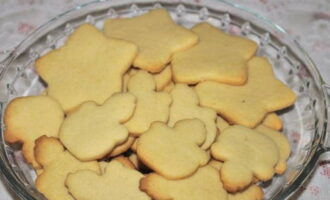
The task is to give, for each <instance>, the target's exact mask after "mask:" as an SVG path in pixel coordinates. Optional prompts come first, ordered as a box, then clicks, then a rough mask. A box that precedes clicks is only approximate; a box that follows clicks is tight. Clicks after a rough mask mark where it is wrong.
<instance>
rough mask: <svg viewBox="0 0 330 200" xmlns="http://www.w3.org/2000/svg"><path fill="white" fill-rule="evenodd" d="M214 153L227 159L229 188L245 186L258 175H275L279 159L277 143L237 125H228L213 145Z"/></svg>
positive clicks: (224, 176)
mask: <svg viewBox="0 0 330 200" xmlns="http://www.w3.org/2000/svg"><path fill="white" fill-rule="evenodd" d="M211 153H212V156H213V157H214V158H215V159H217V160H221V161H224V164H223V166H222V168H221V170H220V173H221V180H222V182H223V184H224V187H225V188H226V190H227V191H230V192H237V191H240V190H242V189H245V188H246V187H247V186H248V185H250V183H251V182H252V181H253V177H254V176H255V177H256V178H258V179H259V180H261V181H267V180H269V179H271V178H272V177H273V175H274V173H275V166H276V165H277V163H278V161H279V150H278V148H277V145H276V144H275V143H274V142H273V141H272V140H271V139H270V138H269V137H267V136H265V135H263V134H260V133H259V132H258V131H256V130H252V129H249V128H246V127H244V126H240V125H235V126H231V127H228V128H226V129H225V130H224V131H223V132H222V133H221V134H220V135H219V137H218V138H217V141H216V142H215V143H214V144H213V145H212V147H211Z"/></svg>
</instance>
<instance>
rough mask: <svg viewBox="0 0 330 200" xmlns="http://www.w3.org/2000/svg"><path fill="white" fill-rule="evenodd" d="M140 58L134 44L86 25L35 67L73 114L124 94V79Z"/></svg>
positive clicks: (51, 91) (42, 58)
mask: <svg viewBox="0 0 330 200" xmlns="http://www.w3.org/2000/svg"><path fill="white" fill-rule="evenodd" d="M91 41H92V42H91ZM136 54H137V47H136V46H135V45H134V44H132V43H130V42H126V41H123V40H116V39H110V38H107V37H106V36H104V35H103V33H102V32H100V31H98V30H97V29H96V28H95V27H93V26H92V25H89V24H84V25H81V26H80V27H78V28H77V29H76V30H75V32H74V33H72V35H70V36H69V38H68V40H67V41H66V43H65V45H64V46H62V47H61V48H59V49H56V50H54V51H51V52H49V53H48V54H46V55H44V56H42V57H41V58H39V59H38V60H37V61H36V63H35V67H36V71H37V72H38V74H39V75H40V76H41V78H42V79H43V80H44V81H45V82H46V83H47V85H48V88H47V94H48V95H49V96H51V97H53V98H54V99H56V100H57V101H58V102H59V103H60V104H61V106H62V107H63V109H64V110H65V111H69V110H72V109H74V108H76V107H77V106H78V105H80V104H81V103H83V102H85V101H95V102H96V103H97V104H103V103H104V101H105V100H106V99H107V98H109V96H111V95H112V94H114V93H116V92H120V90H121V88H122V75H123V74H124V73H125V72H126V71H127V70H128V68H129V67H130V65H131V63H132V61H133V59H134V58H135V56H136Z"/></svg>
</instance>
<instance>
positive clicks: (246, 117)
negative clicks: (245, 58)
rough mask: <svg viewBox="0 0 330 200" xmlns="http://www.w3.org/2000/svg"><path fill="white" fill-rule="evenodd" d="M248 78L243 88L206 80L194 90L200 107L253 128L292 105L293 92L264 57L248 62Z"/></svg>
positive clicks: (235, 122) (294, 98)
mask: <svg viewBox="0 0 330 200" xmlns="http://www.w3.org/2000/svg"><path fill="white" fill-rule="evenodd" d="M248 72H249V79H248V81H247V83H246V84H245V85H242V86H232V85H227V84H222V83H217V82H212V81H205V82H202V83H200V84H198V85H197V86H196V87H195V91H196V93H197V95H198V97H199V99H200V104H201V105H202V106H205V107H210V108H213V109H215V110H216V111H217V112H218V113H219V114H221V116H223V117H225V118H226V119H227V120H229V121H230V122H232V123H234V124H240V125H244V126H247V127H255V126H256V125H257V124H258V123H260V122H261V121H262V120H263V119H264V117H265V116H266V114H267V113H268V112H272V111H276V110H280V109H283V108H286V107H288V106H291V105H292V104H293V103H294V102H295V100H296V95H295V93H294V92H293V91H292V90H291V89H290V88H288V87H287V86H286V85H284V84H283V83H282V82H281V81H279V80H277V79H276V78H275V76H274V73H273V71H272V67H271V65H270V63H269V62H268V60H267V59H266V58H262V57H254V58H253V59H251V60H250V61H249V62H248Z"/></svg>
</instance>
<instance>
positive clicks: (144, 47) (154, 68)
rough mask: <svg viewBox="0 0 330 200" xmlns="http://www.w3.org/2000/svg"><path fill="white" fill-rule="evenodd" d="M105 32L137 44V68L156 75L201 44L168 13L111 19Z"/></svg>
mask: <svg viewBox="0 0 330 200" xmlns="http://www.w3.org/2000/svg"><path fill="white" fill-rule="evenodd" d="M104 32H105V34H106V35H107V36H109V37H111V38H118V39H123V40H127V41H130V42H133V43H135V44H136V45H137V46H138V48H139V53H138V55H137V57H136V58H135V60H134V63H133V65H134V66H136V67H139V68H141V69H144V70H147V71H149V72H152V73H156V72H160V71H161V70H162V69H163V68H164V67H165V66H166V64H167V63H169V62H170V61H171V59H172V55H173V54H174V53H176V52H179V51H181V50H185V49H187V48H189V47H191V46H193V45H194V44H196V43H197V41H198V37H197V35H196V34H195V33H193V32H192V31H190V30H188V29H185V28H183V27H182V26H179V25H177V24H175V22H174V21H173V20H172V18H171V16H170V14H169V13H168V12H167V11H166V10H165V9H156V10H152V11H150V12H148V13H146V14H144V15H141V16H138V17H135V18H121V19H109V20H107V21H106V22H105V25H104Z"/></svg>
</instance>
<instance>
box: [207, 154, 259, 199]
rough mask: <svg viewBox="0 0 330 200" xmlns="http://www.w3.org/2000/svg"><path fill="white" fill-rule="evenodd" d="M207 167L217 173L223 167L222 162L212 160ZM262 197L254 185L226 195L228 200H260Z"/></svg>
mask: <svg viewBox="0 0 330 200" xmlns="http://www.w3.org/2000/svg"><path fill="white" fill-rule="evenodd" d="M208 165H210V166H211V167H214V168H215V169H217V170H218V171H219V170H220V169H221V167H222V165H223V162H220V161H217V160H213V159H212V160H211V161H210V162H209V163H208ZM263 197H264V192H263V190H262V189H261V188H260V187H259V186H257V185H255V184H252V185H250V186H248V187H247V188H246V189H244V190H242V191H239V192H236V193H228V200H262V199H263Z"/></svg>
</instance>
